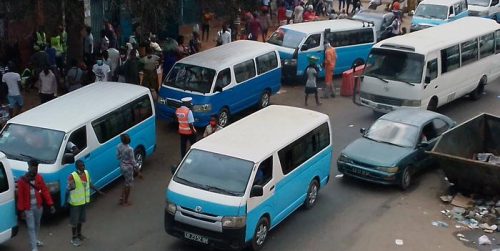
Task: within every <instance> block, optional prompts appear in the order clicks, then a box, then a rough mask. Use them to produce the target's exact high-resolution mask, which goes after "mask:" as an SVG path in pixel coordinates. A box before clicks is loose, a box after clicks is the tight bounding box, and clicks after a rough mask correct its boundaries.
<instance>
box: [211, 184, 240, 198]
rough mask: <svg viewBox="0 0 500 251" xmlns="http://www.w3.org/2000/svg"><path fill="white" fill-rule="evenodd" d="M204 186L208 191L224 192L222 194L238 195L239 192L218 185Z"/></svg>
mask: <svg viewBox="0 0 500 251" xmlns="http://www.w3.org/2000/svg"><path fill="white" fill-rule="evenodd" d="M206 187H207V190H208V191H210V192H219V193H224V194H228V195H233V196H237V195H239V193H235V192H232V191H228V190H226V189H224V188H220V187H215V186H208V185H207V186H206Z"/></svg>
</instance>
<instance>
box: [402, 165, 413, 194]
mask: <svg viewBox="0 0 500 251" xmlns="http://www.w3.org/2000/svg"><path fill="white" fill-rule="evenodd" d="M410 183H411V175H410V171H409V170H408V168H406V169H405V171H404V172H403V177H401V186H402V187H403V188H404V189H406V188H408V187H409V186H410Z"/></svg>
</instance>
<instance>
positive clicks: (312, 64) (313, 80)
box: [305, 56, 321, 106]
mask: <svg viewBox="0 0 500 251" xmlns="http://www.w3.org/2000/svg"><path fill="white" fill-rule="evenodd" d="M308 59H309V65H308V66H307V68H306V70H305V72H306V76H307V80H306V88H305V93H306V96H305V105H306V106H307V98H308V97H309V94H314V98H315V99H316V105H321V103H320V102H319V99H318V85H317V81H318V74H319V71H320V70H319V67H318V65H317V64H316V63H317V61H318V58H317V57H315V56H309V58H308Z"/></svg>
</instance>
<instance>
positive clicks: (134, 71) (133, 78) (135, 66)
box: [122, 49, 139, 85]
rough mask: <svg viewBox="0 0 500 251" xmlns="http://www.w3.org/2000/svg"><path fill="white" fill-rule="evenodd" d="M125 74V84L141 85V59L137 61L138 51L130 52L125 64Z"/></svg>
mask: <svg viewBox="0 0 500 251" xmlns="http://www.w3.org/2000/svg"><path fill="white" fill-rule="evenodd" d="M122 67H123V73H124V77H125V82H126V83H130V84H135V85H138V84H139V59H137V50H136V49H132V50H131V51H130V54H129V57H128V59H127V61H125V63H124V64H123V66H122Z"/></svg>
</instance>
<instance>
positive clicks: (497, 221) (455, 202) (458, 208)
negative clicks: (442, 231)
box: [436, 193, 500, 233]
mask: <svg viewBox="0 0 500 251" xmlns="http://www.w3.org/2000/svg"><path fill="white" fill-rule="evenodd" d="M440 199H441V200H442V201H443V202H444V203H449V204H450V205H452V206H453V207H452V208H451V210H448V209H447V210H443V211H441V213H442V214H444V215H446V216H447V217H448V218H450V219H452V220H455V221H456V222H457V223H459V224H462V225H464V226H465V227H468V228H470V229H481V230H483V231H484V232H486V233H493V232H500V198H488V199H486V198H482V197H480V196H478V195H472V196H471V197H467V196H464V195H462V194H460V193H457V194H456V195H454V196H453V195H443V196H441V197H440ZM436 224H438V225H441V224H440V223H439V222H438V223H436ZM458 226H459V225H457V228H458Z"/></svg>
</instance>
